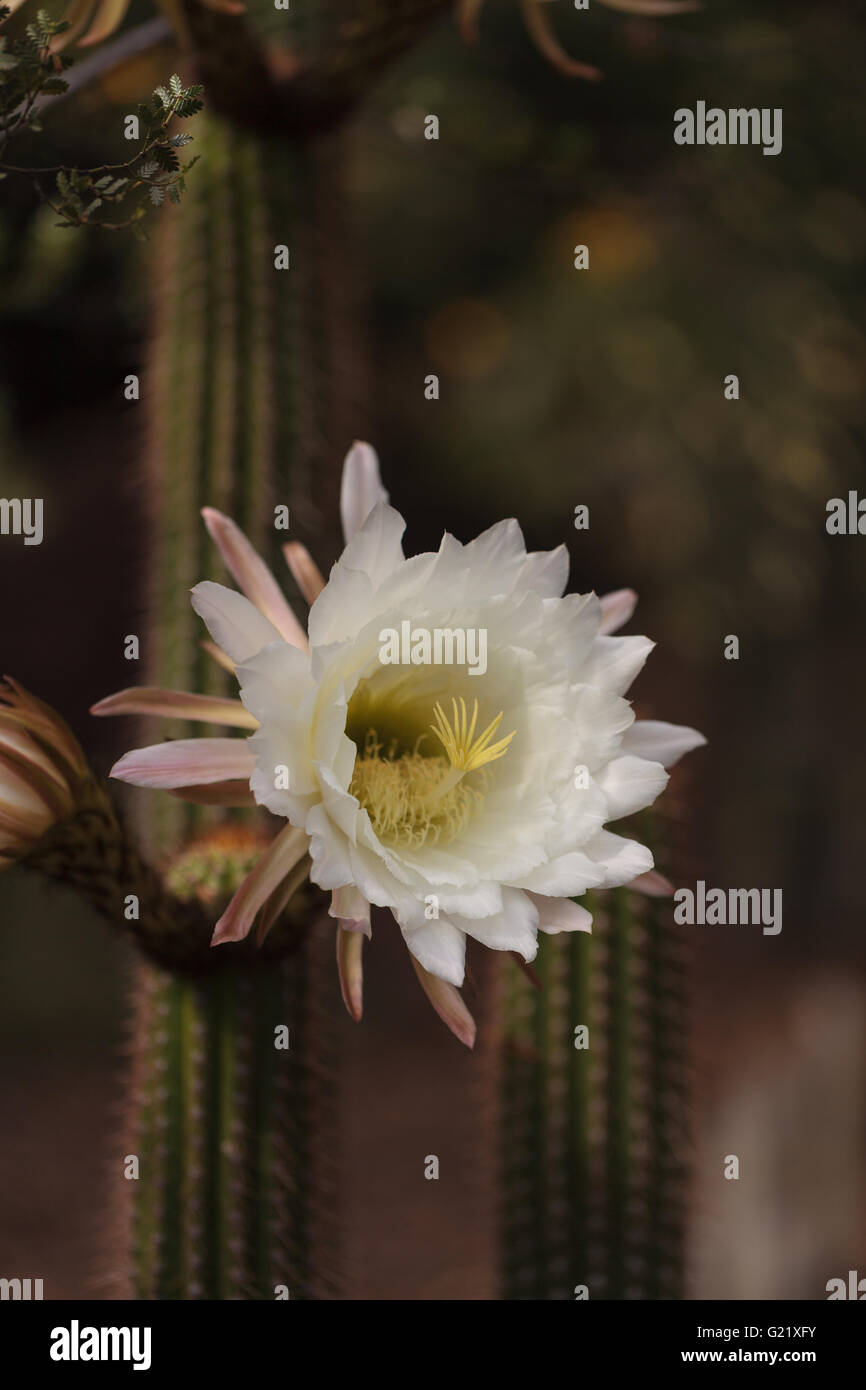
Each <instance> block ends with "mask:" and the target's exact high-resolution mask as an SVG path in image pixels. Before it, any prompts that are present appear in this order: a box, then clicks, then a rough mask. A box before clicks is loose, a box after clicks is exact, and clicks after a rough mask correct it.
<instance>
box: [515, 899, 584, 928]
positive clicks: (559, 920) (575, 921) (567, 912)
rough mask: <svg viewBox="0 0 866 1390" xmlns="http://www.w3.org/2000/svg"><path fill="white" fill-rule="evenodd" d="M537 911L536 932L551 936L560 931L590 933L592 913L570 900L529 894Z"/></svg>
mask: <svg viewBox="0 0 866 1390" xmlns="http://www.w3.org/2000/svg"><path fill="white" fill-rule="evenodd" d="M527 896H528V897H530V898H531V899H532V901H533V902H534V903H535V906H536V908H537V909H538V930H539V931H543V932H547V933H548V934H549V935H551V936H553V935H555V934H556V933H557V932H561V931H592V913H591V912H589V911H587V909H586V908H585V907H582V906H581V904H580V903H573V902H572V901H571V899H570V898H548V897H545V896H543V895H542V894H541V893H529V894H527Z"/></svg>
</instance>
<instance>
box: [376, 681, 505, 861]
mask: <svg viewBox="0 0 866 1390" xmlns="http://www.w3.org/2000/svg"><path fill="white" fill-rule="evenodd" d="M451 707H452V714H453V717H452V719H451V720H449V719H448V716H447V715H446V714H445V711H444V709H443V708H442V705H441V704H440V703H439V702H438V701H437V703H436V705H435V706H434V710H433V714H434V721H435V722H434V723H433V724H431V725H430V730H431V732H432V733H433V734H435V736H436V738H437V739H438V740H439V743H440V744H441V745H442V748H443V750H444V756H443V754H442V753H435V754H433V755H432V756H428V755H425V754H423V753H422V752H421V744H422V742H423V741H424V740H425V739H429V734H428V733H426V732H424V733H422V734H420V735H419V736H418V738H417V739H416V740H415V744H414V746H413V747H412V749H411V751H402V752H401V751H400V749H399V744H398V741H397V740H396V739H392V740H391V741H390V742H389V743H388V744H387V745H386V744H385V743H384V742H383V741H382V739H381V738H380V737H379V734H378V733H377V730H376V728H375V727H373V726H368V728H367V729H366V731H365V733H364V736H363V746H361V745H360V743H359V748H360V751H359V754H358V757H357V758H356V759H355V768H354V771H353V773H352V781H351V783H350V785H349V791H350V792H351V793H352V795H353V796H354V797H357V800H358V802H359V804H360V805H361V806H362V807H363V808H364V810H365V811H366V812H367V814H368V815H369V817H370V823H371V825H372V827H373V830H374V831H375V834H376V836H377V837H378V839H379V840H381V842H382V843H383V844H389V845H401V846H404V847H408V848H411V849H418V848H420V847H421V846H422V845H425V844H448V843H450V842H451V841H452V840H454V839H456V838H457V836H458V835H459V834H460V833H461V831H463V830H464V829H465V828H466V826H467V825H468V824H469V821H470V820H471V818H472V816H473V814H474V813H475V811H476V810H477V809H478V807H479V806H480V805H481V803H482V802H483V800H484V795H485V792H486V791H487V787H488V785H489V774H488V772H487V765H488V764H489V763H492V762H495V761H496V760H497V759H498V758H501V757H503V756H504V754H505V753H506V751H507V749H508V745H509V743H510V742H511V740H512V739H513V737H514V733H513V731H512V733H510V734H508V735H507V736H506V737H505V738H502V739H499V740H498V742H496V743H494V742H493V741H492V740H493V738H494V736H495V734H496V732H497V730H498V729H499V726H500V724H501V723H502V713H501V712H500V713H499V714H497V716H496V718H495V719H493V720H491V722H490V723H489V724H488V725H487V728H486V729H484V730H483V732H482V733H480V734H479V735H478V736H477V737H476V735H475V730H476V727H477V725H478V701H477V700H474V701H473V706H472V714H471V717H470V715H469V712H468V710H467V708H466V701H465V700H464V699H463V698H462V697H461V698H460V699H459V700H454V699H452V701H451ZM469 777H471V778H472V781H471V782H470V781H467V778H469Z"/></svg>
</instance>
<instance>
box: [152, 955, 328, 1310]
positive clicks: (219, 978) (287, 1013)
mask: <svg viewBox="0 0 866 1390" xmlns="http://www.w3.org/2000/svg"><path fill="white" fill-rule="evenodd" d="M321 964H322V963H321V962H319V963H318V964H316V963H314V962H312V961H311V959H310V955H309V953H305V954H304V955H302V956H301V957H300V958H297V959H295V958H289V959H288V960H287V961H285V962H284V963H283V964H282V965H279V966H276V967H275V966H270V967H262V968H260V969H252V970H249V971H246V972H241V973H237V972H229V971H221V972H219V973H218V974H216V975H214V976H212V977H210V978H208V979H207V980H192V979H188V978H184V977H182V976H178V975H175V974H169V973H167V972H164V971H161V970H158V969H156V968H154V967H147V968H146V969H143V970H142V972H141V975H140V978H139V987H138V1018H137V1023H136V1036H135V1042H134V1049H133V1055H134V1069H133V1077H132V1087H133V1093H132V1097H131V1101H132V1109H133V1113H132V1118H131V1125H130V1130H129V1136H128V1142H129V1144H130V1149H129V1153H130V1154H134V1155H135V1156H136V1157H137V1159H138V1163H139V1177H138V1181H137V1182H136V1184H135V1189H136V1190H135V1202H134V1205H133V1208H132V1212H131V1219H130V1226H131V1239H130V1247H131V1250H132V1265H133V1279H132V1289H131V1292H132V1295H133V1296H134V1297H137V1298H158V1299H190V1298H192V1299H195V1298H206V1299H231V1298H242V1299H274V1298H279V1297H288V1298H292V1299H297V1298H301V1299H304V1298H329V1297H333V1296H335V1290H336V1288H337V1282H336V1281H337V1278H338V1275H337V1269H336V1264H335V1251H334V1248H333V1229H332V1224H331V1222H330V1220H322V1219H320V1214H321V1213H325V1212H328V1211H329V1209H330V1207H331V1205H332V1203H333V1182H332V1179H331V1177H330V1174H329V1170H328V1167H327V1163H326V1161H325V1160H324V1155H325V1153H326V1152H327V1148H328V1145H329V1141H330V1140H331V1137H332V1136H331V1134H330V1132H329V1128H328V1125H329V1113H330V1108H331V1104H330V1096H329V1094H328V1085H329V1082H328V1067H327V1060H328V1059H327V1055H326V1047H327V1028H323V1027H322V1020H321V1019H320V1018H319V1017H318V1016H317V1013H316V1004H315V1001H316V999H317V997H318V994H319V990H320V985H319V981H318V979H317V978H316V971H317V969H320V968H321ZM287 1019H290V1020H291V1025H290V1027H289V1032H288V1036H286V1034H285V1032H284V1031H283V1030H284V1029H285V1027H286V1020H287ZM311 1057H315V1058H316V1059H317V1060H316V1064H315V1065H311V1064H310V1060H309V1059H310V1058H311Z"/></svg>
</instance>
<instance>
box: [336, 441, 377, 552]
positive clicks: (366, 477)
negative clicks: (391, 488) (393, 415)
mask: <svg viewBox="0 0 866 1390" xmlns="http://www.w3.org/2000/svg"><path fill="white" fill-rule="evenodd" d="M387 501H388V494H387V492H386V491H385V489H384V487H383V486H382V479H381V477H380V475H379V459H378V457H377V455H376V451H375V449H372V448H371V447H370V445H369V444H360V443H358V442H357V441H356V442H355V443H354V444H353V445H352V447H351V449H350V450H349V452H348V454H347V455H346V459H345V462H344V463H343V480H342V484H341V487H340V519H341V521H342V523H343V539H344V540H345V542H346V544H347V545H348V544H349V541H350V540H351V539H352V537H353V536H354V534H355V532H356V531H359V530H360V529H361V527H362V526H363V524H364V522H365V521H366V520H367V517H368V516H369V515H370V513H371V511H372V510H373V508H374V507H375V505H376V503H377V502H387Z"/></svg>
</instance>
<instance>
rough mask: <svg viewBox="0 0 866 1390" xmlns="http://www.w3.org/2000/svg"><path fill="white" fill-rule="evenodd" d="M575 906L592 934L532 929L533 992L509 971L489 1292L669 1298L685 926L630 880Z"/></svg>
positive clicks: (681, 1092) (673, 1274)
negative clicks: (497, 1274)
mask: <svg viewBox="0 0 866 1390" xmlns="http://www.w3.org/2000/svg"><path fill="white" fill-rule="evenodd" d="M587 905H588V906H589V907H590V910H591V911H592V913H593V930H592V935H591V936H590V935H589V934H585V933H582V932H575V933H572V934H570V935H568V934H563V935H560V936H548V937H545V938H544V939H543V941H542V942H541V946H540V950H539V955H538V958H537V960H536V962H535V969H536V971H537V974H538V976H539V977H540V984H541V988H540V989H538V990H534V989H533V988H532V986H531V984H530V983H529V982H528V981H527V980H526V979H525V978H524V977H523V976H522V975H521V974H520V972H519V971H517V970H516V969H515V970H510V971H509V972H508V973H507V976H506V981H505V1000H504V1049H503V1058H502V1064H501V1074H502V1083H501V1086H502V1089H501V1111H500V1130H499V1148H500V1164H501V1166H500V1177H501V1184H502V1190H501V1194H500V1197H501V1215H500V1239H501V1249H502V1259H503V1269H502V1296H503V1297H504V1298H508V1299H545V1300H546V1299H573V1298H575V1297H589V1298H590V1299H599V1298H601V1299H634V1298H649V1299H652V1298H681V1297H683V1280H684V1275H683V1212H684V1210H685V1203H686V1184H687V1154H686V1146H687V1140H686V1128H685V1084H684V1065H683V1059H682V1046H683V1039H684V1037H685V1031H686V1030H685V1012H686V1003H685V977H684V957H685V942H684V940H683V938H682V936H681V934H680V933H681V932H682V929H681V928H677V927H675V926H674V925H673V924H672V918H673V914H672V910H671V903H670V900H669V899H656V898H647V897H644V896H642V895H641V894H639V893H636V892H634V891H633V890H630V889H627V888H620V889H616V890H613V891H612V892H607V893H599V894H597V895H593V896H592V898H591V899H588V900H587ZM583 1028H585V1029H586V1030H587V1034H588V1035H587V1036H581V1035H580V1034H577V1033H576V1031H575V1030H576V1029H583ZM584 1289H585V1290H586V1292H585V1293H584V1292H583V1290H584Z"/></svg>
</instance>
